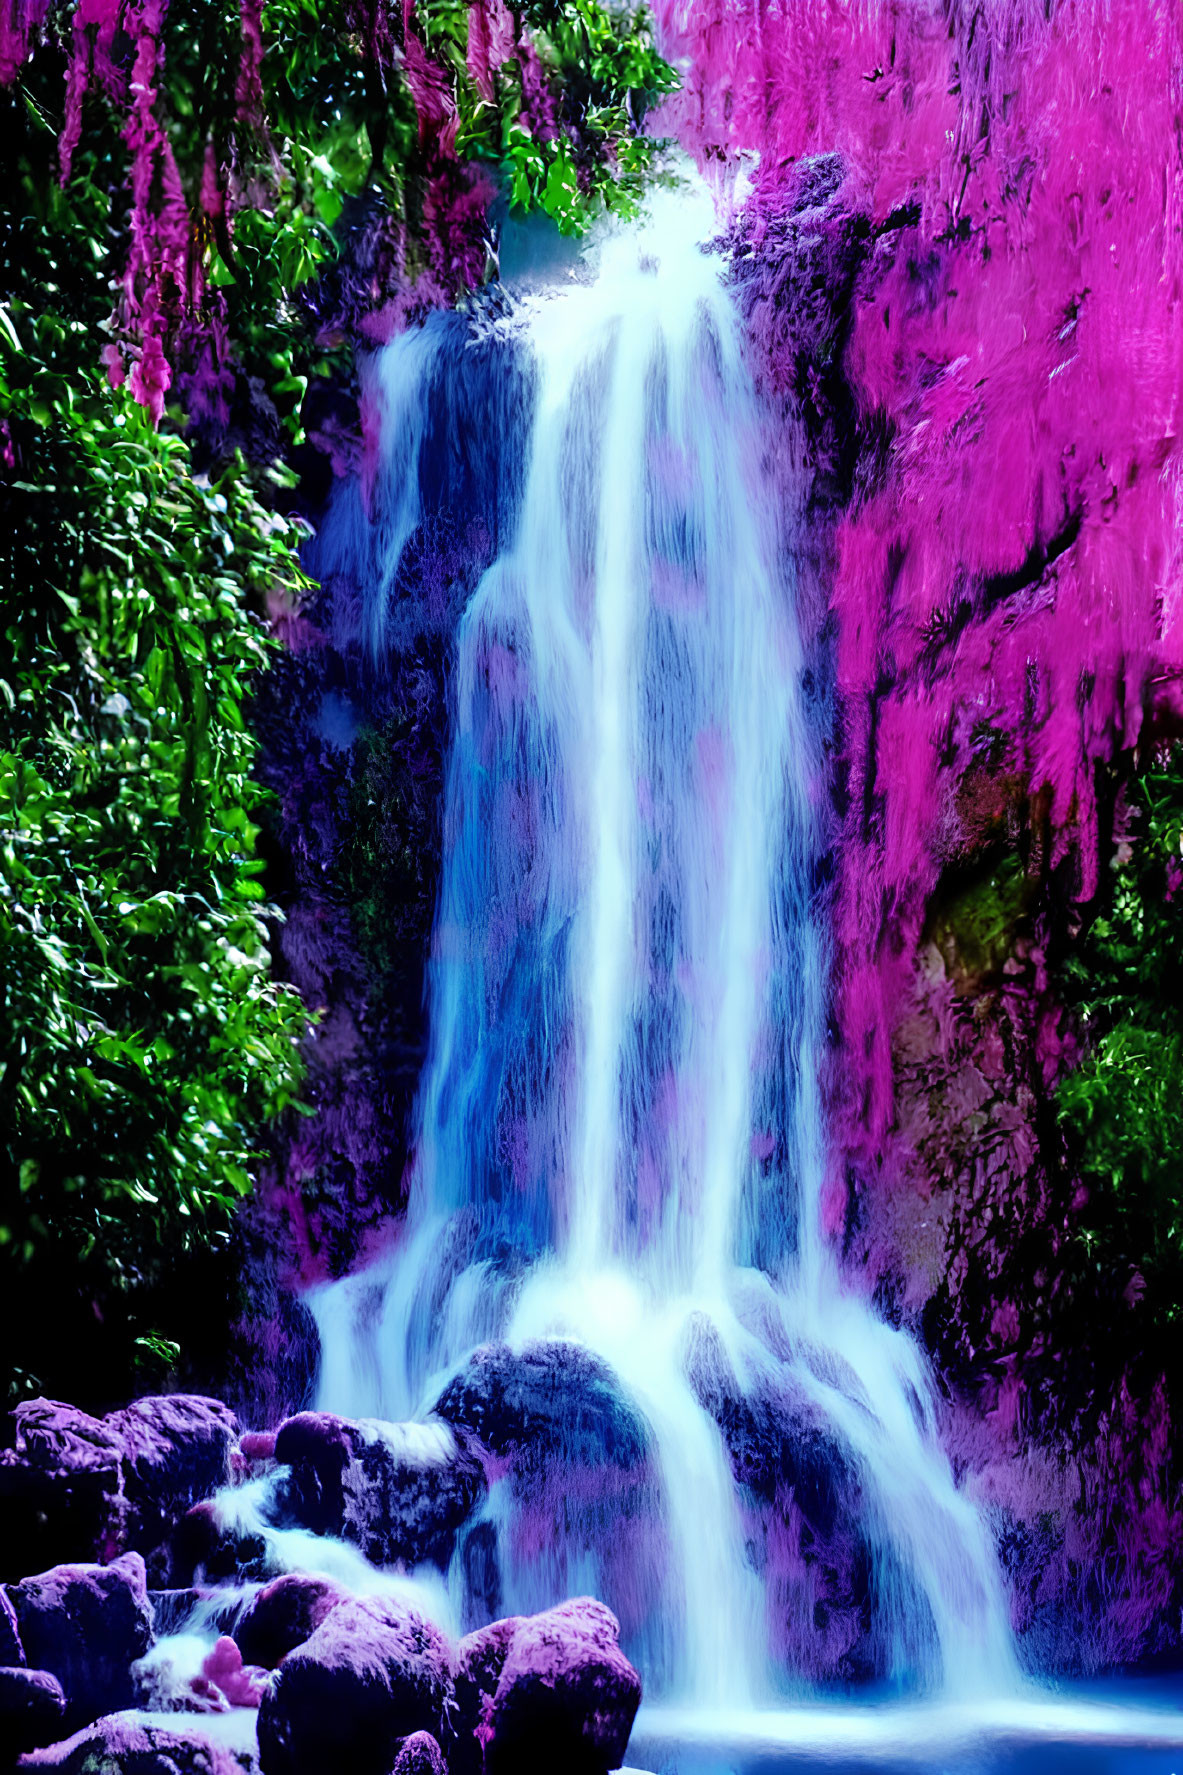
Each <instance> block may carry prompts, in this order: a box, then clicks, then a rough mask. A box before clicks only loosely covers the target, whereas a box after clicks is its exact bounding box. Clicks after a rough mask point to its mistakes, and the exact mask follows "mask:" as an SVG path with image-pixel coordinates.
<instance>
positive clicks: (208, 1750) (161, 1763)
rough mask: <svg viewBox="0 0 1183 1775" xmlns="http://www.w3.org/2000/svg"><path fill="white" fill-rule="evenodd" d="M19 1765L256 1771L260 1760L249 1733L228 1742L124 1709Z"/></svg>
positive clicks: (78, 1770) (101, 1770)
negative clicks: (160, 1723) (157, 1721)
mask: <svg viewBox="0 0 1183 1775" xmlns="http://www.w3.org/2000/svg"><path fill="white" fill-rule="evenodd" d="M17 1767H18V1768H19V1769H22V1770H23V1769H53V1770H56V1771H57V1772H58V1775H254V1772H255V1771H257V1769H258V1762H257V1759H256V1757H255V1754H254V1750H253V1745H252V1744H251V1743H250V1741H249V1733H243V1732H241V1731H238V1732H236V1733H235V1734H234V1735H233V1737H231V1738H230V1739H228V1740H227V1741H223V1740H222V1739H221V1738H214V1737H212V1736H209V1735H207V1734H206V1733H205V1732H202V1731H201V1730H200V1729H199V1728H195V1727H192V1726H183V1725H181V1724H180V1723H179V1722H178V1723H177V1725H176V1726H173V1725H171V1724H170V1725H168V1726H162V1725H159V1724H157V1723H156V1722H155V1721H153V1720H151V1719H150V1718H148V1717H146V1716H145V1715H143V1714H137V1713H131V1712H121V1713H115V1714H112V1715H110V1716H109V1717H108V1718H106V1719H101V1720H98V1721H96V1722H95V1724H93V1725H91V1726H86V1727H84V1728H83V1730H82V1731H80V1732H76V1733H75V1734H74V1736H73V1737H72V1738H68V1739H66V1740H65V1741H64V1742H63V1743H60V1744H53V1745H50V1746H49V1747H48V1748H47V1749H45V1750H38V1751H34V1752H33V1753H32V1754H31V1755H29V1756H24V1757H22V1758H21V1760H20V1762H19V1763H18V1765H17Z"/></svg>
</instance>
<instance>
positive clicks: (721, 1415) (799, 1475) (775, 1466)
mask: <svg viewBox="0 0 1183 1775" xmlns="http://www.w3.org/2000/svg"><path fill="white" fill-rule="evenodd" d="M685 1366H686V1374H687V1378H688V1379H689V1381H690V1385H691V1387H692V1388H693V1389H694V1393H695V1396H696V1398H697V1399H698V1402H699V1404H700V1405H701V1406H702V1408H703V1410H704V1411H706V1412H709V1413H710V1415H711V1417H713V1418H714V1420H715V1422H716V1423H717V1424H718V1426H719V1428H720V1430H721V1431H722V1433H723V1440H724V1443H725V1444H726V1447H727V1455H728V1460H729V1462H730V1466H731V1471H732V1473H733V1474H734V1475H735V1478H736V1480H737V1481H738V1483H739V1484H740V1485H743V1486H746V1487H747V1488H748V1489H749V1491H751V1492H752V1493H753V1494H754V1495H755V1496H756V1497H757V1498H759V1499H761V1500H763V1501H764V1502H767V1503H771V1502H772V1501H773V1500H774V1499H775V1498H776V1497H777V1496H778V1494H781V1495H783V1494H784V1493H785V1492H787V1491H788V1490H789V1489H790V1488H791V1490H792V1493H793V1497H794V1501H795V1503H796V1506H797V1508H798V1509H799V1510H800V1511H801V1513H802V1515H803V1516H804V1517H805V1518H806V1520H807V1521H808V1522H809V1523H810V1525H811V1527H812V1528H813V1529H814V1531H815V1532H816V1533H817V1534H820V1535H829V1534H830V1533H832V1531H833V1529H834V1526H835V1523H836V1522H837V1521H838V1519H839V1517H841V1516H844V1515H849V1514H850V1513H851V1509H850V1506H851V1499H852V1496H854V1495H855V1494H856V1493H857V1479H856V1476H855V1474H854V1473H853V1471H852V1468H851V1465H850V1462H849V1461H848V1459H847V1457H846V1455H845V1453H844V1451H843V1449H842V1447H841V1445H840V1443H839V1442H838V1440H837V1438H836V1437H835V1436H834V1434H833V1432H832V1431H831V1430H830V1429H829V1428H828V1426H827V1425H826V1424H825V1422H824V1420H823V1419H822V1417H821V1414H820V1413H819V1411H818V1410H817V1408H816V1406H814V1405H812V1404H811V1403H810V1402H809V1401H808V1400H806V1399H805V1398H803V1397H800V1396H798V1395H795V1394H794V1393H793V1392H792V1390H791V1389H789V1388H787V1387H786V1386H784V1385H783V1384H780V1385H776V1384H773V1383H772V1382H771V1381H769V1380H766V1379H763V1378H761V1379H757V1380H756V1381H755V1382H754V1383H753V1384H752V1386H751V1388H750V1390H749V1391H747V1392H746V1393H745V1392H744V1390H743V1388H742V1387H741V1386H740V1383H739V1380H738V1378H737V1376H736V1374H735V1371H734V1369H733V1368H732V1366H731V1362H730V1360H729V1358H728V1356H727V1353H726V1350H725V1349H724V1346H723V1341H722V1339H721V1338H720V1336H719V1334H718V1332H717V1331H716V1330H715V1327H714V1326H713V1325H712V1324H711V1323H710V1321H709V1320H707V1319H706V1318H705V1317H703V1316H702V1315H696V1322H695V1323H694V1324H693V1325H692V1327H691V1330H690V1335H689V1338H688V1342H687V1349H686V1359H685Z"/></svg>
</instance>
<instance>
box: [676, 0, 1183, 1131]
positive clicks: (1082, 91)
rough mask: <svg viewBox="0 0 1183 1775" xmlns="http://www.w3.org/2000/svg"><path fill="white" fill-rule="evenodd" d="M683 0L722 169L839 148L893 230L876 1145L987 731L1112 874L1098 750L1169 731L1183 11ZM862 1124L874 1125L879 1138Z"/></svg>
mask: <svg viewBox="0 0 1183 1775" xmlns="http://www.w3.org/2000/svg"><path fill="white" fill-rule="evenodd" d="M748 11H749V9H747V8H745V7H744V6H743V5H741V6H740V7H738V8H734V7H730V6H729V7H728V8H727V10H726V13H725V12H724V10H723V8H722V7H721V6H715V7H712V6H699V5H695V6H693V7H690V6H683V7H680V8H679V7H677V6H673V5H668V4H667V5H666V6H665V7H664V8H662V12H663V15H664V22H665V26H666V29H667V31H668V32H669V33H670V35H671V37H672V39H673V45H674V47H675V49H676V50H677V51H679V52H681V53H682V54H684V55H686V56H688V57H689V58H690V61H691V63H692V68H691V72H690V74H689V76H688V79H687V82H686V87H685V90H684V92H683V93H682V94H680V95H679V96H678V98H677V99H675V100H674V101H672V102H671V105H670V107H669V109H670V112H671V114H672V115H673V116H674V117H675V118H676V119H677V121H678V123H679V124H680V126H681V129H682V131H683V133H684V135H685V137H686V138H687V140H688V141H689V142H690V143H691V144H692V145H693V146H694V147H695V149H696V150H697V151H698V152H699V153H700V154H701V155H703V156H710V155H717V154H718V153H720V152H724V153H734V152H736V151H739V150H742V149H753V148H755V149H759V150H760V153H761V155H762V164H763V168H764V171H763V173H762V176H761V180H760V184H759V187H758V190H757V194H756V202H757V203H760V202H767V201H768V200H769V198H770V197H772V196H774V195H775V191H776V189H777V183H778V181H783V180H784V179H785V178H786V177H789V176H791V169H792V167H793V165H794V163H795V162H796V161H797V160H798V159H799V157H801V156H803V155H808V154H811V153H818V152H823V151H825V152H828V151H831V150H835V149H836V150H838V151H839V152H840V153H841V154H842V155H843V157H844V158H845V160H846V162H847V165H848V168H849V174H848V180H847V194H848V201H849V202H850V203H851V205H852V206H856V207H859V208H861V209H862V210H863V211H864V212H866V213H867V214H868V215H869V217H870V220H871V223H872V225H873V226H882V225H883V224H885V223H886V222H887V220H888V219H889V218H890V217H891V215H892V213H893V212H899V211H900V210H901V207H902V206H905V205H908V204H912V205H915V206H916V220H915V222H914V223H913V224H912V225H911V226H904V227H903V228H902V229H901V230H900V231H899V232H898V233H897V234H895V235H893V236H887V235H885V236H884V237H883V239H882V240H881V242H880V243H879V245H878V247H877V248H876V250H875V252H874V253H872V254H871V255H870V258H869V261H868V264H867V265H866V266H865V268H864V271H863V273H862V276H861V278H860V284H859V288H858V290H857V296H856V301H855V310H854V325H853V335H852V338H851V341H850V345H849V350H848V354H847V368H848V373H849V376H850V378H851V380H852V382H853V387H854V393H855V398H856V400H857V403H858V408H859V411H860V413H861V414H862V415H863V417H864V418H865V419H871V418H872V417H874V418H875V419H877V420H878V421H880V422H881V423H882V424H884V425H885V426H886V427H887V429H888V436H889V439H890V444H889V450H888V455H887V461H886V465H885V472H884V474H883V475H882V477H881V480H880V481H879V483H878V484H877V485H875V486H874V488H873V490H871V491H869V492H868V493H867V494H866V495H865V496H864V497H863V498H861V499H860V500H858V501H857V502H856V503H855V504H854V506H853V507H852V509H851V510H850V511H849V512H848V514H847V515H846V516H845V517H844V519H843V520H842V522H841V524H840V525H839V528H838V534H837V538H836V553H837V562H836V573H835V582H834V606H835V610H836V613H837V616H838V620H839V639H838V649H837V663H838V688H839V691H840V694H841V698H842V706H843V712H844V722H845V729H846V732H845V740H846V747H847V750H848V753H849V757H850V762H851V769H852V778H851V794H850V798H849V803H850V811H849V814H848V816H847V821H846V830H845V833H844V840H845V842H844V844H843V846H842V850H843V856H844V859H845V868H844V877H843V883H842V891H841V895H840V905H839V937H840V942H841V960H842V965H841V969H840V974H839V980H838V993H839V1010H840V1014H841V1019H842V1025H843V1029H844V1032H845V1034H846V1038H847V1044H848V1047H849V1049H850V1051H851V1052H852V1053H853V1054H854V1055H856V1056H858V1057H859V1061H860V1064H859V1068H858V1072H857V1075H856V1078H855V1080H854V1081H853V1082H854V1086H855V1088H854V1089H853V1090H852V1092H851V1095H850V1099H849V1101H848V1103H847V1110H848V1128H849V1130H850V1133H851V1138H852V1139H855V1140H861V1141H862V1143H863V1145H864V1148H865V1150H867V1151H875V1150H876V1149H877V1148H878V1146H879V1144H880V1142H881V1141H882V1139H883V1136H884V1134H885V1132H886V1131H887V1128H888V1127H889V1125H890V1120H891V1114H892V1082H891V1081H892V1073H891V1035H892V1029H893V1025H894V1023H895V1021H896V1017H897V1007H898V1005H899V1003H900V1000H901V994H902V991H903V989H904V986H905V983H906V979H907V975H908V971H909V968H910V957H911V954H912V952H913V949H914V945H915V940H916V938H917V936H918V934H919V930H920V927H921V922H922V919H923V915H924V908H925V903H926V900H927V896H928V894H929V892H930V890H931V888H932V886H933V884H934V882H935V880H936V877H937V874H938V872H939V869H940V866H941V863H942V861H943V859H944V858H945V857H946V856H947V855H948V854H949V850H950V846H951V845H953V846H955V845H956V844H957V842H958V837H959V834H958V831H957V825H956V818H955V815H954V814H953V811H952V809H951V806H950V801H951V791H952V785H953V784H954V783H955V782H956V779H957V777H958V775H959V774H960V773H961V772H962V771H963V770H964V769H965V768H966V766H967V765H968V763H969V761H970V758H971V755H972V746H973V737H974V733H975V730H980V729H981V727H982V726H983V724H989V723H997V724H998V725H999V726H1000V727H1002V728H1004V729H1005V731H1006V732H1007V733H1009V734H1011V735H1012V736H1013V738H1014V742H1015V745H1016V747H1017V752H1018V757H1017V761H1016V767H1017V768H1018V769H1019V770H1020V771H1021V772H1022V773H1023V775H1024V776H1025V778H1026V781H1027V782H1028V784H1029V786H1030V790H1031V792H1032V793H1033V794H1034V793H1039V792H1040V791H1044V792H1046V794H1047V795H1048V796H1049V798H1050V801H1049V808H1048V812H1049V815H1050V819H1051V822H1052V825H1053V828H1054V830H1055V833H1056V854H1055V857H1054V858H1053V859H1052V860H1053V861H1058V860H1060V859H1061V858H1063V857H1064V856H1065V855H1067V854H1068V852H1069V851H1071V852H1072V853H1073V854H1074V855H1075V857H1076V870H1077V880H1076V891H1077V892H1078V893H1079V894H1080V895H1081V896H1082V897H1084V896H1087V895H1089V894H1090V893H1091V892H1092V891H1093V888H1094V885H1095V882H1096V869H1097V832H1096V806H1095V796H1094V789H1093V774H1094V767H1095V765H1096V762H1097V761H1098V760H1099V759H1101V758H1105V757H1108V756H1109V755H1110V754H1111V753H1112V751H1113V750H1114V749H1115V748H1116V747H1120V746H1123V745H1125V746H1128V745H1131V744H1133V743H1134V741H1135V740H1136V739H1137V736H1138V733H1139V729H1140V726H1141V723H1142V720H1143V717H1144V713H1145V710H1146V706H1147V703H1148V702H1149V700H1150V699H1151V697H1152V694H1153V691H1152V686H1153V683H1154V681H1155V680H1156V679H1158V678H1160V677H1161V676H1162V675H1163V674H1164V673H1168V674H1169V673H1174V672H1176V671H1178V669H1179V667H1180V664H1181V663H1183V662H1181V657H1180V648H1181V641H1183V634H1181V632H1180V630H1179V627H1178V624H1177V622H1176V604H1177V601H1178V593H1179V572H1178V553H1177V545H1176V544H1175V542H1174V539H1173V526H1174V521H1175V517H1176V510H1177V499H1178V476H1177V464H1176V453H1175V446H1174V424H1175V421H1174V414H1175V410H1176V405H1177V401H1178V389H1179V372H1180V367H1181V355H1180V354H1181V338H1183V334H1181V333H1180V329H1179V326H1178V294H1179V282H1178V279H1179V258H1178V249H1177V245H1176V240H1177V219H1178V212H1179V193H1180V185H1179V171H1180V169H1179V164H1178V160H1177V157H1176V156H1175V155H1174V154H1173V153H1172V154H1171V155H1169V156H1168V158H1167V160H1166V162H1165V163H1164V158H1163V150H1164V144H1167V143H1171V142H1173V141H1174V123H1173V116H1174V111H1173V100H1172V98H1171V93H1170V89H1169V82H1167V81H1165V80H1162V79H1160V78H1158V76H1157V75H1156V74H1155V73H1154V71H1153V70H1154V69H1155V68H1156V67H1157V68H1161V67H1165V66H1169V65H1175V64H1176V63H1177V61H1178V57H1179V42H1178V20H1177V16H1176V13H1175V10H1174V9H1173V8H1171V7H1168V6H1166V5H1160V6H1151V7H1146V6H1145V5H1142V4H1140V3H1138V0H1124V3H1122V4H1119V5H1117V6H1116V7H1115V8H1113V9H1112V12H1111V13H1110V12H1106V13H1105V14H1102V11H1101V9H1100V8H1099V7H1094V6H1090V5H1080V6H1072V5H1069V6H1063V7H1061V8H1059V9H1058V10H1057V11H1056V13H1055V14H1054V16H1053V17H1052V19H1051V20H1050V22H1048V21H1045V20H1044V19H1043V18H1042V16H1041V15H1040V16H1038V17H1036V16H1035V15H1034V14H1032V15H1031V16H1030V17H1029V16H1028V12H1027V9H1025V8H1021V7H1020V6H1018V5H1017V4H1016V5H1011V6H999V7H996V8H992V9H990V11H989V12H984V11H983V10H982V9H978V10H977V11H976V12H975V13H974V14H973V18H972V20H971V19H968V18H966V19H962V17H961V15H960V13H959V11H958V10H957V9H954V14H953V25H954V28H953V29H952V30H951V31H950V30H949V29H947V27H946V25H945V23H944V22H943V19H942V18H941V16H940V15H938V14H936V13H931V12H929V11H928V10H927V9H923V8H918V7H911V6H905V5H902V4H898V3H897V4H892V5H885V6H882V7H874V8H871V7H865V8H864V7H851V6H847V5H844V4H839V3H838V0H823V3H822V4H817V5H815V4H813V0H810V3H809V4H784V5H780V6H777V7H774V8H764V7H760V8H759V9H755V8H752V9H750V12H751V16H750V17H749V16H748ZM856 1130H861V1134H857V1133H856Z"/></svg>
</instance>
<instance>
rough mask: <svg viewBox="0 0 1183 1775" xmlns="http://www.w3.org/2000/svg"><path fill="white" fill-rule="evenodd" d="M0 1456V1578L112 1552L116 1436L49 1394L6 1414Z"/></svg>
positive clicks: (115, 1528) (117, 1463)
mask: <svg viewBox="0 0 1183 1775" xmlns="http://www.w3.org/2000/svg"><path fill="white" fill-rule="evenodd" d="M13 1431H14V1446H13V1447H12V1448H6V1449H4V1451H3V1452H2V1453H0V1576H2V1577H5V1578H9V1579H16V1578H20V1577H23V1576H24V1574H25V1573H26V1572H28V1571H30V1570H31V1571H37V1570H38V1569H40V1568H41V1567H44V1566H49V1565H53V1564H54V1563H55V1562H58V1561H62V1560H78V1559H81V1560H88V1559H105V1558H108V1557H109V1556H110V1555H112V1554H115V1553H118V1552H119V1551H120V1547H119V1515H120V1511H119V1497H120V1490H121V1478H122V1475H121V1471H120V1452H121V1451H120V1446H119V1440H118V1437H117V1436H116V1435H115V1434H114V1432H113V1431H111V1430H109V1429H108V1427H107V1425H106V1424H105V1423H104V1422H103V1421H102V1419H100V1418H92V1417H89V1416H88V1415H87V1414H86V1412H83V1411H78V1410H76V1409H75V1407H74V1406H72V1405H63V1404H60V1403H59V1402H58V1401H56V1400H53V1399H30V1400H27V1401H26V1402H25V1403H24V1404H22V1405H18V1406H17V1408H16V1410H15V1412H14V1413H13Z"/></svg>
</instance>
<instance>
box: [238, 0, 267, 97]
mask: <svg viewBox="0 0 1183 1775" xmlns="http://www.w3.org/2000/svg"><path fill="white" fill-rule="evenodd" d="M234 99H235V103H236V105H237V107H238V118H239V122H240V123H255V124H259V123H261V122H262V120H263V0H242V58H241V60H240V61H239V64H238V84H237V86H236V87H235V91H234Z"/></svg>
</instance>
